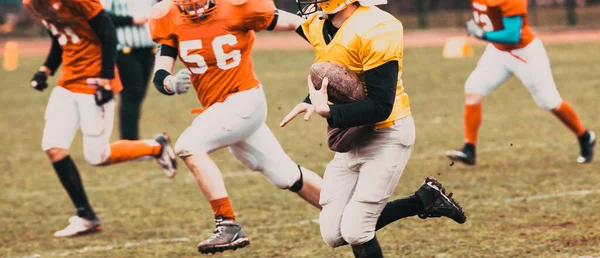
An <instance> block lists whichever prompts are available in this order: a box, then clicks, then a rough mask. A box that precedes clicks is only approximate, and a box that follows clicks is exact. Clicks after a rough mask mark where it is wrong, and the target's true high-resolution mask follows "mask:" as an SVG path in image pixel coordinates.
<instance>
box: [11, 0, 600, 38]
mask: <svg viewBox="0 0 600 258" xmlns="http://www.w3.org/2000/svg"><path fill="white" fill-rule="evenodd" d="M275 2H276V3H277V6H278V7H279V8H281V9H284V10H287V11H293V12H296V11H298V6H297V5H296V2H295V1H293V0H275ZM383 9H385V10H387V11H389V12H391V13H393V14H395V15H397V16H398V17H399V18H400V20H402V22H403V23H404V26H405V28H406V29H430V28H436V29H442V28H447V29H452V28H455V29H457V28H462V27H463V25H464V24H465V22H466V21H467V20H469V19H470V18H471V8H470V6H469V1H466V0H391V1H389V3H388V4H387V5H386V6H383ZM529 9H530V17H529V21H530V23H531V24H532V25H533V26H534V27H536V29H542V30H546V29H547V30H557V29H558V30H560V29H566V28H569V27H578V28H598V27H600V26H599V24H600V0H529ZM0 24H1V25H0V37H10V36H21V37H22V36H32V37H35V36H40V35H45V34H44V33H43V30H42V28H41V25H40V24H38V23H37V22H35V21H34V20H33V19H32V18H31V17H30V16H29V15H28V14H27V12H26V11H25V10H24V8H23V5H22V0H0Z"/></svg>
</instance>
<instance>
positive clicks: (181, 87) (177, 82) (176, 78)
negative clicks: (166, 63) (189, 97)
mask: <svg viewBox="0 0 600 258" xmlns="http://www.w3.org/2000/svg"><path fill="white" fill-rule="evenodd" d="M190 79H191V73H190V71H189V70H188V69H185V68H184V69H181V70H179V72H177V73H176V74H175V75H169V76H167V78H165V82H164V85H165V86H164V87H165V90H166V91H167V92H169V93H177V94H183V93H186V92H188V90H190V86H192V81H191V80H190Z"/></svg>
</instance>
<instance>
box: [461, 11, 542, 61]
mask: <svg viewBox="0 0 600 258" xmlns="http://www.w3.org/2000/svg"><path fill="white" fill-rule="evenodd" d="M471 7H472V8H473V16H474V18H475V22H477V23H479V26H481V27H482V28H483V30H484V31H496V30H502V29H504V25H503V23H502V17H510V16H521V17H522V19H523V27H522V28H521V39H520V40H519V43H517V44H500V43H493V44H494V46H495V47H496V48H497V49H500V50H503V51H510V50H513V49H518V48H523V47H525V46H527V45H528V44H529V43H531V41H533V39H535V33H533V30H532V29H531V27H530V26H529V23H528V21H527V0H471Z"/></svg>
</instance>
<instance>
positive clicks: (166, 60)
mask: <svg viewBox="0 0 600 258" xmlns="http://www.w3.org/2000/svg"><path fill="white" fill-rule="evenodd" d="M177 52H178V51H177V48H175V47H173V46H171V45H170V44H160V45H159V46H158V52H157V56H156V59H155V64H154V78H153V79H152V83H153V84H154V87H156V89H157V90H158V91H159V92H160V93H162V94H165V95H169V96H170V95H174V94H175V93H177V94H183V93H186V92H187V91H188V90H189V88H190V86H191V81H190V77H191V73H190V72H189V70H188V69H181V70H180V71H179V72H177V74H175V75H171V72H172V71H173V67H174V66H175V60H176V58H177Z"/></svg>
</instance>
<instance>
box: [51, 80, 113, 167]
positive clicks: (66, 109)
mask: <svg viewBox="0 0 600 258" xmlns="http://www.w3.org/2000/svg"><path fill="white" fill-rule="evenodd" d="M44 117H45V120H46V125H45V127H44V135H43V136H42V149H43V150H44V151H46V150H49V149H51V148H61V149H67V150H68V149H69V148H70V147H71V143H73V138H74V137H75V134H76V133H77V129H79V128H80V127H81V132H82V134H83V156H84V157H85V159H86V160H87V161H88V162H89V163H90V164H92V165H99V164H101V163H103V162H104V161H106V160H107V159H108V157H109V156H110V145H109V144H110V142H109V141H110V135H111V133H112V129H113V122H114V119H115V100H114V99H113V100H111V101H110V102H108V103H106V104H104V105H102V106H98V105H96V102H95V100H94V95H91V94H83V93H73V92H70V91H68V90H66V89H65V88H63V87H60V86H57V87H54V89H52V93H50V99H49V100H48V105H47V106H46V113H45V115H44Z"/></svg>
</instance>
